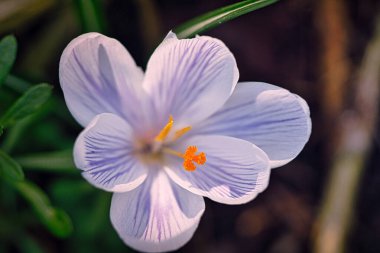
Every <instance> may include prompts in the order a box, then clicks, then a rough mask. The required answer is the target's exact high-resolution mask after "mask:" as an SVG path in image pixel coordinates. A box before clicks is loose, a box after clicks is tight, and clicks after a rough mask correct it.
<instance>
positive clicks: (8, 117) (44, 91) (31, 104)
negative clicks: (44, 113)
mask: <svg viewBox="0 0 380 253" xmlns="http://www.w3.org/2000/svg"><path fill="white" fill-rule="evenodd" d="M51 91H52V86H51V85H49V84H46V83H42V84H38V85H36V86H33V87H31V88H29V89H28V90H27V91H26V92H25V93H24V95H22V96H21V97H20V98H19V99H18V100H17V101H16V102H15V103H14V104H13V105H12V106H11V108H9V109H8V111H7V112H6V113H5V114H4V116H3V117H2V118H1V119H0V125H2V126H4V127H5V126H9V125H12V124H14V123H15V122H16V121H18V120H21V119H23V118H25V117H26V116H29V115H30V114H32V113H34V112H35V111H37V110H38V109H39V108H40V107H41V106H42V105H43V104H44V103H45V102H46V100H47V99H48V98H49V97H50V95H51Z"/></svg>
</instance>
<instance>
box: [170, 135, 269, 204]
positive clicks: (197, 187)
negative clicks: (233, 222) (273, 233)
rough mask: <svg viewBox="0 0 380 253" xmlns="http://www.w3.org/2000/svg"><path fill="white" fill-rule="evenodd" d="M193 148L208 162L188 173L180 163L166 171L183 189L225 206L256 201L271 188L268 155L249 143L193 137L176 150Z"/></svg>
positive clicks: (217, 137)
mask: <svg viewBox="0 0 380 253" xmlns="http://www.w3.org/2000/svg"><path fill="white" fill-rule="evenodd" d="M186 145H194V146H196V147H197V148H198V151H199V152H204V153H206V157H207V161H206V163H205V164H204V165H201V166H198V167H197V169H196V170H195V171H191V172H189V171H186V170H185V169H184V168H183V166H182V161H181V160H180V159H171V160H170V162H169V165H168V166H167V167H165V170H166V171H167V173H168V175H169V176H170V178H171V179H173V181H174V182H176V183H178V184H179V185H180V186H182V187H183V188H185V189H187V190H189V191H190V192H193V193H195V194H199V195H202V196H205V197H208V198H210V199H212V200H214V201H216V202H220V203H224V204H243V203H246V202H248V201H251V200H252V199H254V198H255V197H256V196H257V194H258V193H260V192H262V191H263V190H265V188H266V187H267V185H268V181H269V175H270V166H269V161H268V157H267V155H266V154H265V153H264V152H263V151H262V150H261V149H259V148H258V147H256V146H255V145H253V144H252V143H250V142H247V141H244V140H240V139H236V138H232V137H227V136H216V135H215V136H212V135H205V136H194V137H190V138H187V139H186V140H184V141H183V142H182V143H179V144H178V145H177V146H176V147H175V149H176V150H181V151H184V150H185V149H186Z"/></svg>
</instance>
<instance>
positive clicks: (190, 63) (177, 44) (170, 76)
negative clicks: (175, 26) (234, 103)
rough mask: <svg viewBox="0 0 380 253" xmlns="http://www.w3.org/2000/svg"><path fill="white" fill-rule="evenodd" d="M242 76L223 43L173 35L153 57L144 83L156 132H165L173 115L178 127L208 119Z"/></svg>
mask: <svg viewBox="0 0 380 253" xmlns="http://www.w3.org/2000/svg"><path fill="white" fill-rule="evenodd" d="M238 76H239V73H238V70H237V67H236V62H235V58H234V56H233V55H232V54H231V52H230V51H229V50H228V48H227V47H226V46H225V45H224V44H223V42H221V41H220V40H217V39H214V38H211V37H206V36H201V37H197V38H194V39H182V40H178V39H176V38H175V37H174V34H173V33H169V34H168V36H167V39H165V40H164V42H163V43H162V44H161V45H160V46H159V47H158V48H157V49H156V51H155V52H154V53H153V55H152V57H151V58H150V60H149V63H148V66H147V71H146V76H145V79H144V82H143V87H144V89H145V90H146V91H147V93H148V94H149V95H150V97H151V105H150V106H151V108H152V109H151V115H152V116H151V117H150V118H152V119H153V121H152V126H153V129H158V130H159V129H161V128H162V126H163V125H165V124H166V122H167V120H168V117H169V115H172V116H173V118H174V121H175V122H177V126H178V127H180V126H186V125H192V124H193V123H195V122H198V121H201V120H202V119H205V118H206V117H208V116H209V115H211V114H212V113H214V112H215V111H216V110H218V109H219V108H220V107H221V106H222V105H223V104H224V103H225V101H226V100H227V99H228V98H229V96H230V95H231V93H232V91H233V89H234V87H235V85H236V83H237V80H238ZM178 122H180V123H178ZM156 131H157V130H156Z"/></svg>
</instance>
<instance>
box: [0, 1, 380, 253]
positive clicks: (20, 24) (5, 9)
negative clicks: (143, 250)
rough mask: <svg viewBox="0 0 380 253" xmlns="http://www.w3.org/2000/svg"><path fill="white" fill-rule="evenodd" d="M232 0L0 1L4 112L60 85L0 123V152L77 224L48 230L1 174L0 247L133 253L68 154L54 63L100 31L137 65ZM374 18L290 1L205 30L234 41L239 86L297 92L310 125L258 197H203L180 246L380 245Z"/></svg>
mask: <svg viewBox="0 0 380 253" xmlns="http://www.w3.org/2000/svg"><path fill="white" fill-rule="evenodd" d="M234 2H236V1H229V0H218V1H216V0H215V1H201V0H182V1H174V0H103V1H102V0H71V1H70V0H0V37H3V36H5V35H8V34H14V35H15V37H16V38H17V41H18V53H17V59H16V63H15V66H14V67H13V69H12V71H11V76H9V77H8V78H7V80H6V82H5V85H3V87H1V90H0V113H4V111H6V109H7V108H8V107H9V106H10V105H11V104H12V102H14V101H15V100H16V99H17V98H18V97H19V96H20V94H21V92H23V91H24V90H25V88H26V87H28V85H30V84H36V83H41V82H47V83H50V84H52V85H53V86H54V90H53V96H52V97H51V98H50V99H49V100H48V102H47V103H46V104H45V105H44V106H43V108H42V109H41V110H40V111H39V112H38V113H37V114H35V115H33V116H31V117H28V118H26V119H24V120H23V121H20V122H19V123H17V124H16V125H14V126H13V127H12V128H10V129H9V130H7V131H5V132H4V134H3V135H2V136H1V137H0V146H1V149H2V150H4V151H6V152H7V153H9V154H11V156H12V157H14V158H15V160H16V161H17V162H18V163H19V164H20V165H21V166H22V167H23V169H24V171H25V175H26V178H27V179H28V180H29V181H31V182H33V183H34V184H35V186H36V187H38V188H39V190H41V191H42V192H44V194H45V195H46V196H45V197H46V198H49V200H48V202H49V203H50V204H51V205H52V206H54V208H58V209H59V210H63V211H62V212H66V213H67V215H68V217H70V219H71V220H72V229H71V227H70V224H69V225H68V228H67V229H66V232H64V233H60V232H54V229H53V230H52V229H51V227H49V226H50V225H49V224H46V222H44V218H43V217H41V214H40V213H39V211H38V210H36V208H35V207H33V205H30V203H28V201H27V200H25V199H27V197H25V193H24V194H23V193H22V192H21V194H20V192H19V191H17V190H14V189H13V188H12V187H11V186H10V185H9V184H7V183H4V182H3V181H0V252H25V253H39V252H46V253H49V252H81V253H82V252H84V253H86V252H123V253H125V252H133V250H131V249H129V248H128V247H127V246H125V245H124V244H123V243H122V241H121V240H120V239H119V238H118V236H117V234H116V232H115V231H114V230H113V228H112V226H111V224H110V221H109V206H110V198H111V194H109V193H105V192H102V191H100V190H98V189H95V188H93V187H92V186H91V185H89V184H88V183H87V182H86V181H85V180H84V179H82V178H81V176H80V173H79V172H78V171H77V170H75V169H74V168H73V166H72V162H71V160H70V158H68V157H70V152H71V151H70V150H71V149H72V146H73V143H74V140H75V138H76V136H77V135H78V133H79V132H80V131H81V127H80V126H79V125H78V124H77V123H76V122H75V121H74V120H73V118H72V117H71V115H70V114H69V112H68V111H67V108H66V106H65V104H64V101H63V95H62V92H61V90H60V87H59V82H58V63H59V57H60V55H61V53H62V51H63V49H64V48H65V46H66V45H67V44H68V42H69V41H70V40H72V39H73V38H74V37H76V36H78V35H79V34H81V33H84V32H88V31H98V32H102V33H104V34H106V35H108V36H110V37H114V38H116V39H118V40H119V41H120V42H121V43H122V44H123V45H125V46H126V48H127V49H128V50H129V52H130V53H131V54H132V56H133V57H134V59H135V60H136V62H137V63H138V65H140V66H143V68H145V64H146V62H147V60H148V59H149V55H150V54H151V52H152V51H153V50H154V48H155V47H156V46H157V45H158V44H159V42H160V41H161V40H162V38H163V37H164V36H165V35H166V33H167V32H168V31H169V30H171V29H173V28H175V27H176V26H178V25H179V24H181V23H183V22H185V21H187V20H189V19H191V18H193V17H195V16H198V15H200V14H203V13H205V12H207V11H211V10H213V9H215V8H219V7H222V6H225V5H228V4H232V3H234ZM379 17H380V2H379V1H378V0H350V1H344V0H320V1H313V0H288V1H286V0H284V1H280V2H279V3H276V4H274V5H271V6H269V7H266V8H264V9H261V10H257V11H254V12H251V13H248V14H246V15H244V16H242V17H239V18H237V19H235V20H233V21H230V22H228V23H225V24H222V25H220V26H219V27H217V28H215V29H212V30H210V31H208V32H206V33H205V34H207V35H210V36H214V37H217V38H219V39H221V40H222V41H224V43H225V44H226V45H227V46H228V47H229V48H230V50H231V51H232V52H233V54H234V55H235V58H236V60H237V64H238V67H239V71H240V80H241V81H263V82H268V83H272V84H275V85H278V86H281V87H284V88H286V89H289V90H290V91H291V92H293V93H296V94H299V95H300V96H302V97H303V98H304V99H305V100H306V101H307V102H308V104H309V106H310V109H311V118H312V122H313V130H312V135H311V139H310V141H309V142H308V143H307V145H306V147H305V149H304V150H303V151H302V153H301V154H300V155H299V156H298V157H297V159H295V160H294V161H292V162H291V163H289V164H287V165H286V166H283V167H281V168H279V169H276V170H274V171H273V172H272V175H271V181H270V184H269V187H268V189H267V190H266V191H265V192H263V193H262V194H260V195H259V196H258V197H257V198H256V199H255V200H254V201H252V202H250V203H248V204H245V205H240V206H227V205H221V204H217V203H214V202H212V201H209V200H206V211H205V214H204V216H203V218H202V220H201V223H200V225H199V228H198V230H197V231H196V233H195V235H194V237H193V239H192V240H191V241H190V242H189V243H188V244H187V245H185V246H184V247H183V248H182V249H180V250H179V252H218V253H219V252H242V253H245V252H247V253H248V252H250V253H255V252H269V253H282V252H284V253H287V252H289V253H297V252H316V253H322V252H323V253H325V252H350V253H353V252H373V253H375V252H380V170H379V165H380V146H379V145H380V136H379V128H378V109H379V106H378V99H379V92H378V87H379V85H380V82H379V73H380V60H379V59H380V53H379V52H380V45H379V44H380V39H379V37H380V32H379V31H380V21H379V20H380V18H379ZM376 27H377V28H376ZM52 164H53V165H52ZM54 164H55V165H56V166H54ZM23 196H24V197H23ZM37 209H38V208H37ZM65 217H66V216H65ZM49 228H50V229H49ZM52 231H53V232H52Z"/></svg>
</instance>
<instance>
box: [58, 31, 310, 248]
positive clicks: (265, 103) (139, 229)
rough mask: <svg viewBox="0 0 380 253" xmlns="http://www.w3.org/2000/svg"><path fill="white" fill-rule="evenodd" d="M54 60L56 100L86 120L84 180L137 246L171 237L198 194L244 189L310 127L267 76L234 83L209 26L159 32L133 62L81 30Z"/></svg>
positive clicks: (231, 199)
mask: <svg viewBox="0 0 380 253" xmlns="http://www.w3.org/2000/svg"><path fill="white" fill-rule="evenodd" d="M59 70H60V82H61V86H62V89H63V92H64V95H65V99H66V103H67V105H68V107H69V109H70V111H71V113H72V114H73V116H74V117H75V119H76V120H77V121H78V122H79V123H80V124H81V125H82V126H84V127H85V129H84V131H83V132H82V133H81V134H80V136H79V137H78V139H77V141H76V143H75V148H74V159H75V164H76V166H77V167H78V168H79V169H81V170H82V171H83V172H82V174H83V176H84V177H85V178H86V179H87V180H88V181H89V182H90V183H91V184H93V185H94V186H96V187H99V188H101V189H104V190H106V191H111V192H115V193H114V195H113V198H112V204H111V214H110V215H111V221H112V224H113V226H114V227H115V229H116V231H117V232H118V234H119V236H120V237H121V238H122V239H123V240H124V242H125V243H126V244H128V245H129V246H131V247H132V248H135V249H137V250H141V251H149V252H159V251H169V250H175V249H177V248H179V247H181V246H182V245H183V244H185V243H186V242H187V241H189V240H190V238H191V237H192V235H193V233H194V231H195V229H196V228H197V226H198V223H199V220H200V218H201V216H202V214H203V212H204V209H205V204H204V200H203V197H208V198H210V199H212V200H214V201H217V202H220V203H225V204H242V203H246V202H248V201H250V200H252V199H254V198H255V197H256V196H257V194H258V193H260V192H262V191H263V190H264V189H265V188H266V187H267V185H268V180H269V174H270V169H271V168H274V167H278V166H281V165H284V164H286V163H287V162H289V161H291V160H292V159H294V158H295V157H296V156H297V155H298V153H299V152H300V151H301V150H302V148H303V147H304V145H305V143H306V142H307V140H308V139H309V135H310V131H311V121H310V117H309V109H308V106H307V104H306V102H305V101H304V100H303V99H302V98H300V97H298V96H297V95H294V94H292V93H290V92H288V91H287V90H284V89H282V88H279V87H276V86H273V85H270V84H266V83H253V82H247V83H239V84H237V81H238V76H239V73H238V69H237V67H236V62H235V58H234V57H233V55H232V54H231V52H230V51H229V50H228V48H227V47H226V46H225V45H224V44H223V43H222V42H221V41H220V40H217V39H214V38H211V37H207V36H200V37H196V38H194V39H182V40H178V39H177V37H176V35H175V34H174V33H172V32H170V33H169V34H168V36H167V37H166V38H165V40H164V41H163V43H161V45H160V46H159V47H158V48H157V49H156V51H155V52H154V53H153V55H152V57H151V58H150V60H149V63H148V66H147V70H146V72H145V74H144V73H143V71H142V70H141V69H140V68H139V67H137V66H136V64H135V62H134V61H133V59H132V57H131V56H130V55H129V53H128V51H127V50H126V49H125V48H124V47H123V46H122V45H121V44H120V43H119V42H118V41H116V40H114V39H110V38H108V37H105V36H103V35H101V34H97V33H88V34H84V35H81V36H79V37H77V38H76V39H74V40H73V41H72V42H71V43H70V44H69V45H68V46H67V48H66V49H65V51H64V52H63V55H62V57H61V62H60V67H59ZM236 84H237V85H236ZM235 86H236V87H235ZM94 222H96V221H94Z"/></svg>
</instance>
